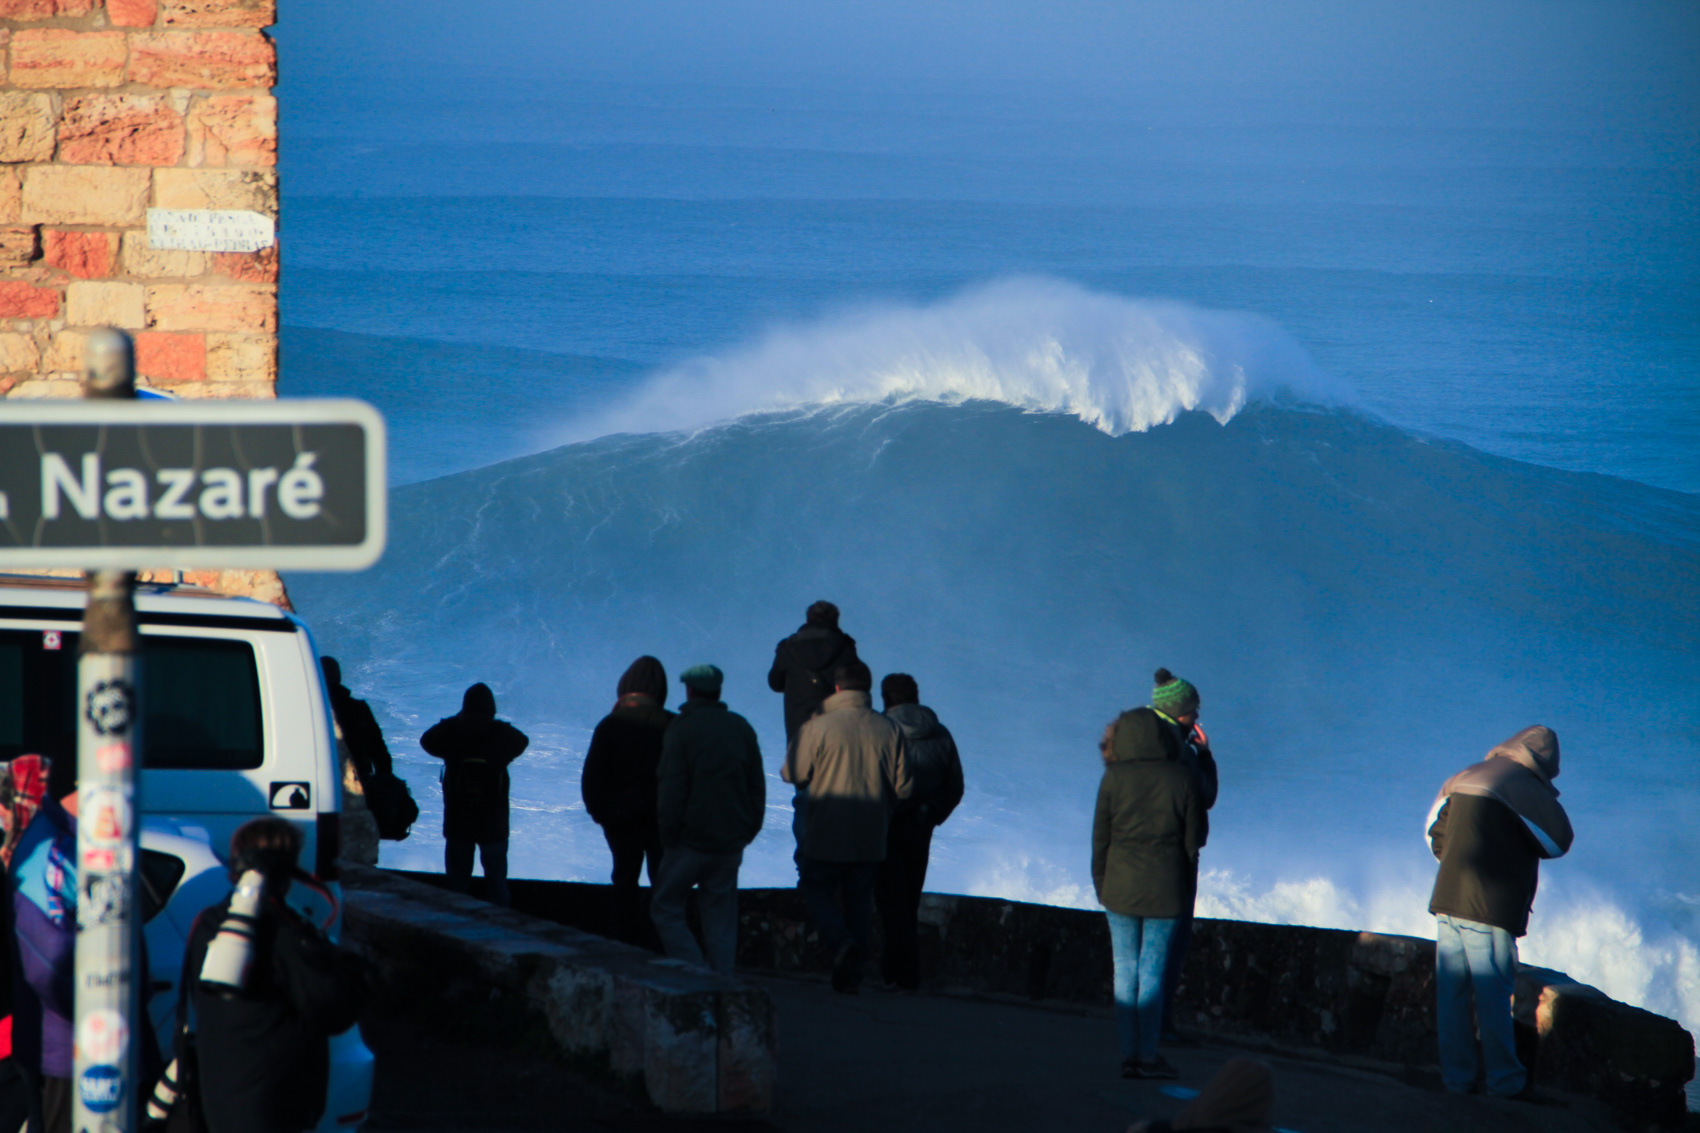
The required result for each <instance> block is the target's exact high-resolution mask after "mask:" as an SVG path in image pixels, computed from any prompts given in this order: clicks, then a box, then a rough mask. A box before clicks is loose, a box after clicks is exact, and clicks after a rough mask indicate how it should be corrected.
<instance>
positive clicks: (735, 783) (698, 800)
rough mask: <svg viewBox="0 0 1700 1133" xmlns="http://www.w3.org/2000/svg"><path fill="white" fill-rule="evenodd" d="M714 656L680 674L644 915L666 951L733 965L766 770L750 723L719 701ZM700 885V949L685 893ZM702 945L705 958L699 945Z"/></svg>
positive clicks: (721, 966)
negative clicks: (742, 868)
mask: <svg viewBox="0 0 1700 1133" xmlns="http://www.w3.org/2000/svg"><path fill="white" fill-rule="evenodd" d="M721 681H722V676H721V672H720V670H719V669H717V668H715V667H714V666H713V665H697V666H695V667H693V668H690V669H686V670H685V672H684V675H683V676H682V677H680V683H682V684H683V685H684V686H685V693H686V697H685V704H684V707H682V708H681V709H680V710H679V718H678V719H677V720H675V721H674V722H673V724H672V726H671V727H669V728H668V729H667V736H666V739H665V740H664V741H663V743H662V749H661V771H660V780H661V782H660V789H659V793H658V796H657V802H658V809H659V814H660V824H661V841H662V844H663V846H664V847H665V849H664V851H663V853H662V857H661V879H660V880H659V881H658V882H656V884H655V897H654V898H653V900H652V901H651V902H650V915H651V916H652V917H653V918H654V919H655V929H656V931H657V932H659V933H660V934H661V941H662V943H663V944H664V945H665V946H666V948H667V955H669V956H671V957H673V958H674V959H678V960H684V961H686V962H688V963H692V964H705V963H706V965H707V966H708V967H711V968H713V969H714V970H715V971H717V972H723V973H727V974H730V973H731V971H732V969H733V966H734V964H735V963H736V961H737V956H738V867H739V865H741V864H742V863H743V860H744V847H745V846H748V845H749V844H750V843H751V842H752V841H754V840H755V836H756V835H757V834H759V833H761V824H762V819H763V818H764V817H765V816H766V813H767V773H766V772H765V771H764V770H763V769H762V765H761V747H760V745H758V744H757V743H756V732H755V729H754V728H752V727H750V722H749V721H748V720H745V719H744V718H743V717H742V716H740V715H738V714H737V713H736V712H731V711H728V710H727V708H726V705H725V704H724V703H722V702H721V700H720V686H721ZM693 886H695V887H696V889H697V897H698V900H697V903H698V908H699V911H700V912H701V913H702V948H700V949H699V948H698V947H697V942H696V940H695V939H694V938H693V937H692V936H691V930H690V926H689V925H687V924H686V923H685V899H686V897H687V896H688V895H689V893H690V891H691V888H692V887H693ZM704 952H706V953H707V954H708V957H707V960H706V961H705V960H704V958H703V953H704Z"/></svg>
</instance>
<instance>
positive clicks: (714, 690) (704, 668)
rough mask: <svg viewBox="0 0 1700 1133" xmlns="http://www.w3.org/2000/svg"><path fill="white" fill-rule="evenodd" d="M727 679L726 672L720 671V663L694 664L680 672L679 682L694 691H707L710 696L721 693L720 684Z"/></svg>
mask: <svg viewBox="0 0 1700 1133" xmlns="http://www.w3.org/2000/svg"><path fill="white" fill-rule="evenodd" d="M725 680H726V674H725V673H722V672H721V671H720V667H719V666H718V665H692V666H691V667H690V668H688V669H686V670H685V671H684V672H682V673H680V674H679V683H680V684H682V685H684V686H685V687H686V688H688V689H690V690H691V691H693V692H706V693H707V694H708V695H710V696H719V695H720V685H721V684H722V682H724V681H725Z"/></svg>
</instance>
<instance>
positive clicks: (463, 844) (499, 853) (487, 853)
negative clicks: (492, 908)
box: [443, 838, 512, 906]
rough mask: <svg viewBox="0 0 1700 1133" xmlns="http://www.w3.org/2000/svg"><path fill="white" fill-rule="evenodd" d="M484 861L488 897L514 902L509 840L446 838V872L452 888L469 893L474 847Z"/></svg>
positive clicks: (497, 902) (493, 900) (498, 901)
mask: <svg viewBox="0 0 1700 1133" xmlns="http://www.w3.org/2000/svg"><path fill="white" fill-rule="evenodd" d="M475 848H476V849H477V850H478V858H479V860H480V861H481V862H483V863H484V899H485V900H486V901H489V902H490V903H491V904H492V905H504V906H505V905H509V904H512V902H511V901H510V899H509V897H508V840H507V839H506V838H499V839H496V840H494V841H490V842H474V841H473V840H472V839H470V838H449V839H446V840H445V841H444V842H443V873H444V874H446V875H447V876H448V881H449V888H450V889H452V890H454V891H455V892H456V893H465V892H466V891H467V890H468V889H470V888H471V887H472V851H473V850H474V849H475Z"/></svg>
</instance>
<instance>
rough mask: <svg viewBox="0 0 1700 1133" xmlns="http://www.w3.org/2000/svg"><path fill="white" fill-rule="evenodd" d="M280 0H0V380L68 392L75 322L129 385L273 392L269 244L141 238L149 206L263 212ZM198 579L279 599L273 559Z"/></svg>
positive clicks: (186, 392)
mask: <svg viewBox="0 0 1700 1133" xmlns="http://www.w3.org/2000/svg"><path fill="white" fill-rule="evenodd" d="M275 13H276V0H0V395H4V396H7V397H75V396H77V393H78V386H77V382H78V377H79V375H80V372H81V369H82V347H83V341H84V339H85V337H86V336H87V334H88V332H89V331H90V330H91V329H93V328H95V327H100V326H117V327H122V328H124V329H125V330H128V331H129V332H130V333H131V334H133V335H134V336H135V338H136V370H137V375H138V377H139V379H140V381H141V383H142V384H144V385H147V386H152V387H154V388H156V389H161V390H169V391H170V392H172V393H174V394H176V395H177V396H179V397H244V398H252V397H274V396H276V382H277V276H278V257H277V248H276V246H273V247H271V248H269V249H266V250H265V251H263V252H256V253H237V252H186V251H170V250H160V249H155V248H151V247H149V245H148V238H147V210H148V209H149V208H150V207H151V208H168V209H251V210H253V211H255V212H260V213H264V214H265V215H267V216H269V217H272V218H273V219H274V220H275V219H276V218H277V212H278V208H277V206H278V197H277V169H276V166H277V100H276V99H274V98H273V97H272V94H271V88H272V87H273V85H274V84H275V83H276V81H277V53H276V50H275V49H274V47H273V45H272V41H271V39H270V37H268V36H267V35H266V34H265V32H263V31H262V30H260V29H262V28H264V27H267V26H269V25H270V24H272V23H273V22H274V17H275ZM194 581H197V582H199V583H202V584H204V585H210V586H212V587H214V588H216V589H221V590H224V591H226V592H233V593H243V594H250V595H253V596H255V597H261V598H266V599H268V600H271V601H280V602H281V601H286V599H285V598H284V595H283V588H282V585H281V584H280V583H279V582H278V580H277V577H276V575H275V574H271V573H270V572H252V571H225V572H216V571H213V572H205V573H202V574H198V575H196V576H195V578H194Z"/></svg>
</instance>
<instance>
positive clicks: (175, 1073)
mask: <svg viewBox="0 0 1700 1133" xmlns="http://www.w3.org/2000/svg"><path fill="white" fill-rule="evenodd" d="M302 843H303V839H302V836H301V830H300V828H299V827H297V826H296V825H295V824H294V823H292V822H289V821H287V820H285V819H282V818H271V817H266V818H256V819H253V820H251V821H249V822H246V823H244V824H243V825H242V826H241V827H239V828H238V829H237V831H236V833H235V834H234V835H232V836H231V839H230V878H231V880H232V881H233V882H234V883H235V884H236V886H237V888H236V891H235V892H234V893H232V894H231V895H230V896H229V897H226V898H225V899H224V900H222V901H220V902H219V903H218V904H216V905H213V906H211V907H210V908H208V909H206V910H204V911H203V912H202V913H201V914H200V916H198V917H197V918H196V919H195V924H194V927H193V928H192V929H191V930H190V932H189V942H188V950H187V952H186V953H185V955H184V960H183V973H184V978H183V986H184V989H185V992H186V995H185V998H186V999H187V1001H188V1002H187V1006H188V1007H189V1008H190V1019H189V1021H188V1024H187V1025H186V1024H185V1022H184V1021H183V1020H181V1019H180V1020H179V1028H178V1041H177V1051H176V1061H175V1062H174V1063H173V1069H172V1070H171V1071H169V1072H168V1074H167V1079H168V1080H169V1081H173V1082H180V1083H182V1084H183V1085H184V1087H185V1090H186V1091H187V1092H185V1093H184V1094H183V1095H182V1096H179V1097H177V1098H176V1099H175V1104H174V1106H173V1107H172V1108H173V1110H175V1107H176V1106H184V1105H187V1106H193V1107H198V1109H199V1113H200V1117H201V1118H202V1119H203V1120H204V1121H205V1125H206V1129H207V1131H208V1133H302V1130H306V1129H312V1128H314V1127H316V1126H317V1125H318V1123H319V1119H320V1118H321V1117H322V1116H323V1113H324V1108H325V1093H326V1088H327V1086H328V1084H329V1080H330V1037H331V1036H332V1035H339V1034H341V1033H342V1032H344V1031H346V1030H348V1028H350V1027H352V1026H353V1025H354V1023H355V1020H356V1019H357V1018H358V1017H359V1015H360V1012H361V1010H362V1009H363V1008H364V1006H365V1002H366V998H367V985H366V979H365V973H364V968H363V966H362V964H361V962H360V960H359V958H358V957H356V956H355V955H354V954H353V953H351V952H346V951H343V950H342V949H339V948H337V947H336V946H335V945H333V944H332V943H331V942H330V941H329V940H327V939H326V938H325V936H324V934H323V933H321V932H320V931H319V930H318V928H317V927H316V926H315V925H313V924H312V923H311V922H310V921H308V920H307V919H306V918H304V917H303V916H302V915H301V914H300V913H298V912H296V911H295V910H294V909H292V908H290V907H289V905H287V904H286V903H285V902H284V897H285V896H286V895H287V894H288V892H289V889H290V885H291V883H292V882H293V881H294V880H295V878H296V877H297V876H305V875H301V874H300V873H299V870H298V867H297V865H296V860H297V858H298V857H299V856H300V854H301V846H302ZM180 1003H181V1001H180ZM191 1036H192V1037H191ZM191 1047H192V1053H191V1049H190V1048H191ZM191 1059H192V1060H193V1064H194V1069H193V1071H192V1072H189V1073H185V1065H186V1063H188V1062H189V1061H190V1060H191ZM159 1096H160V1095H159V1094H158V1092H157V1091H156V1093H155V1097H156V1098H158V1097H159ZM179 1116H180V1115H177V1114H176V1113H175V1112H173V1114H172V1117H173V1119H174V1120H173V1123H172V1124H173V1126H175V1127H182V1126H192V1125H193V1124H194V1123H193V1121H192V1120H191V1121H182V1120H176V1119H177V1118H178V1117H179Z"/></svg>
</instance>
